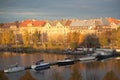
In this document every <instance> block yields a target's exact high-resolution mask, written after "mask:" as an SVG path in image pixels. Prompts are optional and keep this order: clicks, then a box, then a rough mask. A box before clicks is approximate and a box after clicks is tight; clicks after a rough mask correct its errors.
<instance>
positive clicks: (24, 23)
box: [20, 20, 45, 27]
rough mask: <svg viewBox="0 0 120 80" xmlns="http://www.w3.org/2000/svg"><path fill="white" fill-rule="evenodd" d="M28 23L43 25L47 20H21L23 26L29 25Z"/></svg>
mask: <svg viewBox="0 0 120 80" xmlns="http://www.w3.org/2000/svg"><path fill="white" fill-rule="evenodd" d="M28 24H32V25H33V26H43V25H44V24H45V21H42V20H41V21H38V20H36V21H32V20H24V21H23V22H20V26H21V27H27V25H28Z"/></svg>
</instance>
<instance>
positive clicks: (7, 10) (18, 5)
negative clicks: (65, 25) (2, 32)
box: [0, 0, 120, 23]
mask: <svg viewBox="0 0 120 80" xmlns="http://www.w3.org/2000/svg"><path fill="white" fill-rule="evenodd" d="M100 17H114V18H119V19H120V0H0V23H1V22H11V21H16V20H23V19H33V18H35V19H71V18H77V19H90V18H100Z"/></svg>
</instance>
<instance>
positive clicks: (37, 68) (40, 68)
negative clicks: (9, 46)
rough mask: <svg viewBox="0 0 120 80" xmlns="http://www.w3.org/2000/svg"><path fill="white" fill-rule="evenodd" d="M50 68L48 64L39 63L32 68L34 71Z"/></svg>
mask: <svg viewBox="0 0 120 80" xmlns="http://www.w3.org/2000/svg"><path fill="white" fill-rule="evenodd" d="M48 68H50V63H41V64H39V65H36V67H35V68H34V69H35V70H36V71H39V70H45V69H48Z"/></svg>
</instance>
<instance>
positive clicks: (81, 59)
mask: <svg viewBox="0 0 120 80" xmlns="http://www.w3.org/2000/svg"><path fill="white" fill-rule="evenodd" d="M78 59H79V60H80V61H89V60H95V59H96V57H92V56H91V57H82V58H78Z"/></svg>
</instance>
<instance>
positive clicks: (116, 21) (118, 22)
mask: <svg viewBox="0 0 120 80" xmlns="http://www.w3.org/2000/svg"><path fill="white" fill-rule="evenodd" d="M107 20H108V21H109V22H110V23H115V24H120V21H118V20H117V19H114V18H108V19H107Z"/></svg>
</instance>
